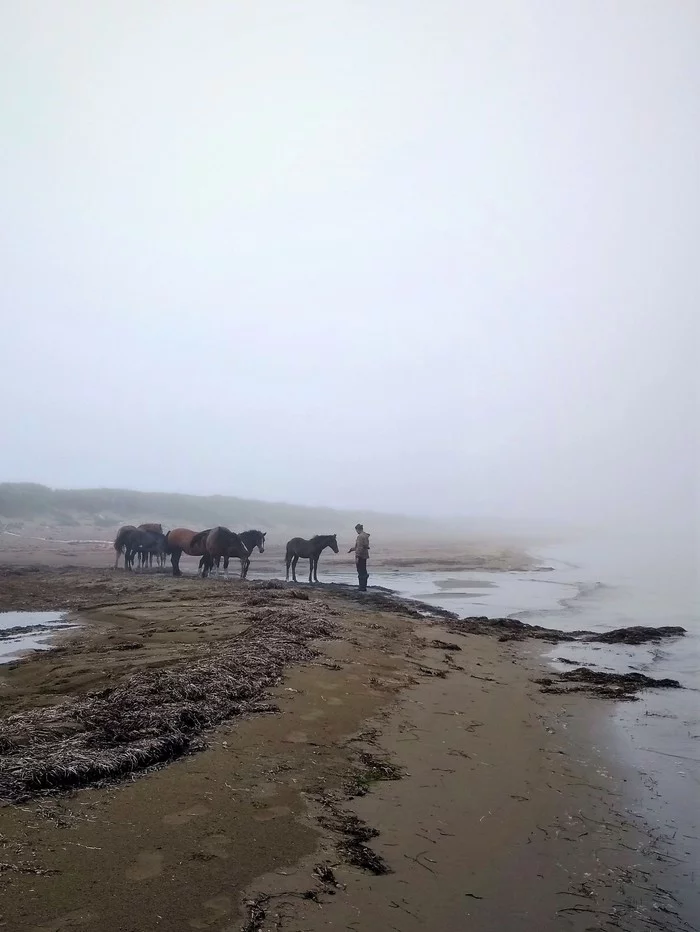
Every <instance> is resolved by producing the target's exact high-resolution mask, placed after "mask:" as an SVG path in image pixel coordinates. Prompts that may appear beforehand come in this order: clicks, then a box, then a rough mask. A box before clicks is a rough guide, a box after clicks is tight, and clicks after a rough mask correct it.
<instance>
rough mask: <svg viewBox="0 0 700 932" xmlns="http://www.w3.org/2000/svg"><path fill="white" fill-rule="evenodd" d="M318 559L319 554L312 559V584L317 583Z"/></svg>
mask: <svg viewBox="0 0 700 932" xmlns="http://www.w3.org/2000/svg"><path fill="white" fill-rule="evenodd" d="M319 557H320V554H317V555H316V556H315V557H314V582H318V560H319Z"/></svg>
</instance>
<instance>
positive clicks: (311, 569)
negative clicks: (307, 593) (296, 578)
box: [309, 557, 314, 583]
mask: <svg viewBox="0 0 700 932" xmlns="http://www.w3.org/2000/svg"><path fill="white" fill-rule="evenodd" d="M313 575H314V558H313V557H309V582H310V583H312V582H313V581H314V580H313Z"/></svg>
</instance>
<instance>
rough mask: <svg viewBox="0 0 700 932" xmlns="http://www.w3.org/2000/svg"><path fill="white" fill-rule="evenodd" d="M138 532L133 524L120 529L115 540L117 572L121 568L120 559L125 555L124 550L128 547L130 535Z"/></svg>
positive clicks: (115, 565) (115, 566) (115, 567)
mask: <svg viewBox="0 0 700 932" xmlns="http://www.w3.org/2000/svg"><path fill="white" fill-rule="evenodd" d="M135 530H137V529H136V528H135V527H134V525H133V524H125V525H124V527H120V528H119V530H118V531H117V536H116V537H115V538H114V550H115V557H114V569H115V570H116V569H117V567H118V566H119V557H120V556H121V555H122V554H123V553H124V548H125V547H126V541H127V537H128V535H129V534H130V533H131V531H135Z"/></svg>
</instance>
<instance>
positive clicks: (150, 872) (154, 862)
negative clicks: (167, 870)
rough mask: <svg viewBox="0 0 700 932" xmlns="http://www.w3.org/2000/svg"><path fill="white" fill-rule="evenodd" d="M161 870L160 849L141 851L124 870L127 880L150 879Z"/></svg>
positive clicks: (161, 857) (161, 856) (161, 858)
mask: <svg viewBox="0 0 700 932" xmlns="http://www.w3.org/2000/svg"><path fill="white" fill-rule="evenodd" d="M162 870H163V855H162V854H161V853H160V851H142V852H141V853H140V854H139V856H138V857H137V858H136V862H135V863H134V864H132V866H131V867H129V868H128V869H127V871H126V877H127V880H150V879H151V878H152V877H157V876H158V875H159V874H160V873H161V872H162Z"/></svg>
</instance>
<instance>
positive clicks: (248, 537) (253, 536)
mask: <svg viewBox="0 0 700 932" xmlns="http://www.w3.org/2000/svg"><path fill="white" fill-rule="evenodd" d="M209 530H211V528H210V529H209ZM202 533H203V534H208V533H209V531H202ZM266 535H267V532H266V531H256V530H250V531H241V533H240V534H239V535H238V536H239V537H240V539H241V540H242V541H243V544H244V546H245V548H246V550H247V551H248V559H247V561H246V565H245V569H244V571H243V578H244V579H245V577H246V576H247V575H248V569H249V568H250V554H251V553H252V552H253V551H254V550H255V548H256V547H257V548H258V550H259V551H260V553H265V537H266ZM206 561H207V558H206V557H202V559H201V560H200V561H199V568H200V570H203V569H204V565H205V563H206ZM228 561H229V557H224V573H226V574H227V575H228ZM214 566H215V567H216V571H217V573H218V572H219V570H220V569H221V557H218V558H217V559H215V560H214V562H213V565H212V569H213V568H214Z"/></svg>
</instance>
